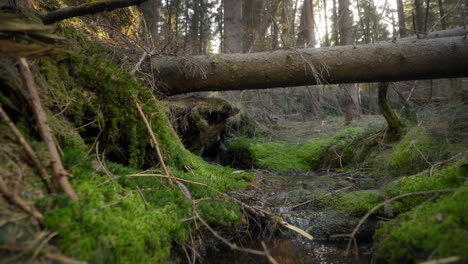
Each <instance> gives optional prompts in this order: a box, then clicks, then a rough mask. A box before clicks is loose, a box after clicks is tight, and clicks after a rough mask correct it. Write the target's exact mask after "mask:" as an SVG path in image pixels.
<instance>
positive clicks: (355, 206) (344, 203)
mask: <svg viewBox="0 0 468 264" xmlns="http://www.w3.org/2000/svg"><path fill="white" fill-rule="evenodd" d="M382 201H383V199H382V196H381V194H380V192H379V191H377V190H365V191H355V192H349V193H346V194H344V195H342V196H340V197H339V199H338V201H336V202H335V203H334V204H333V205H332V207H334V208H336V209H338V210H340V211H345V212H348V213H349V214H351V215H353V216H363V215H365V214H366V213H367V212H368V211H369V210H370V209H372V208H373V207H375V206H376V205H377V204H379V203H381V202H382Z"/></svg>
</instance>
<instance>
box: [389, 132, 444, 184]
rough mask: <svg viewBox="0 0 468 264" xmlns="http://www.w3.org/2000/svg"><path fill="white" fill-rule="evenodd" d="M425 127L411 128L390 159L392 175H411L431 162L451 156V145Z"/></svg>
mask: <svg viewBox="0 0 468 264" xmlns="http://www.w3.org/2000/svg"><path fill="white" fill-rule="evenodd" d="M442 140H443V139H442V138H436V137H434V136H432V135H431V133H430V131H429V130H428V129H426V128H424V127H413V128H411V129H410V130H409V131H408V132H407V133H406V134H405V135H404V137H403V138H402V140H401V141H399V142H398V144H396V145H395V147H394V150H393V152H392V153H391V155H390V157H389V159H388V170H389V172H390V173H391V174H392V175H411V174H415V173H418V172H420V171H423V170H425V169H427V168H429V167H430V166H431V165H430V163H433V162H436V161H440V160H444V159H448V158H450V157H449V155H450V152H449V150H448V149H449V147H448V146H447V143H446V142H443V141H442Z"/></svg>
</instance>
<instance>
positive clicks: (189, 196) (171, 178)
mask: <svg viewBox="0 0 468 264" xmlns="http://www.w3.org/2000/svg"><path fill="white" fill-rule="evenodd" d="M135 105H136V107H137V109H138V112H139V113H140V115H141V118H142V119H143V121H144V123H145V125H146V129H148V133H149V134H150V136H151V139H152V141H153V143H154V148H155V150H156V153H157V155H158V159H159V162H160V163H161V166H162V167H163V170H164V173H165V174H166V175H167V178H168V179H169V181H170V182H171V183H172V184H174V183H176V184H177V186H178V187H179V189H180V191H181V192H182V194H184V196H185V198H187V200H192V194H191V193H190V191H189V189H188V188H187V187H186V186H185V185H184V184H183V183H182V182H180V181H178V180H175V178H174V176H173V175H172V174H171V172H170V171H169V168H168V167H167V166H166V163H165V161H164V157H163V155H162V153H161V149H160V148H159V143H158V140H157V139H156V136H155V135H154V132H153V129H152V128H151V125H150V123H149V122H148V119H147V118H146V116H145V113H143V110H142V109H141V106H140V104H139V103H138V102H137V101H136V100H135Z"/></svg>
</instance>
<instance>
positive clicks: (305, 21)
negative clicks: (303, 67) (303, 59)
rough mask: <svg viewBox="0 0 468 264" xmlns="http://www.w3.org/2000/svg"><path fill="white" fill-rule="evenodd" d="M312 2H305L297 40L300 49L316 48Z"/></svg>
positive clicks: (305, 0) (308, 0)
mask: <svg viewBox="0 0 468 264" xmlns="http://www.w3.org/2000/svg"><path fill="white" fill-rule="evenodd" d="M313 8H314V7H313V4H312V0H304V4H303V6H302V14H301V24H300V26H299V33H298V34H297V35H298V38H297V47H298V48H307V47H314V46H315V22H314V10H313Z"/></svg>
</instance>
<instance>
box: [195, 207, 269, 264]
mask: <svg viewBox="0 0 468 264" xmlns="http://www.w3.org/2000/svg"><path fill="white" fill-rule="evenodd" d="M195 216H196V218H197V219H198V220H199V221H200V222H201V223H202V224H203V225H204V226H205V227H206V229H208V230H209V231H210V232H211V233H212V234H213V235H214V236H215V237H216V238H217V239H219V240H221V242H223V243H224V244H226V245H227V246H228V247H229V248H230V249H231V250H237V251H242V252H247V253H250V254H254V255H259V256H265V257H267V258H268V260H269V261H270V262H271V263H273V264H278V262H277V261H276V260H275V259H274V258H273V257H272V256H271V255H270V254H269V252H268V251H260V250H256V249H251V248H243V247H239V246H238V245H236V244H234V243H231V242H229V241H228V240H227V239H225V238H224V237H222V236H221V235H220V234H218V233H217V232H216V231H215V230H214V229H213V228H211V226H209V225H208V224H207V223H206V222H205V220H203V218H201V217H200V215H199V214H198V213H195ZM262 246H263V244H262Z"/></svg>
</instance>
